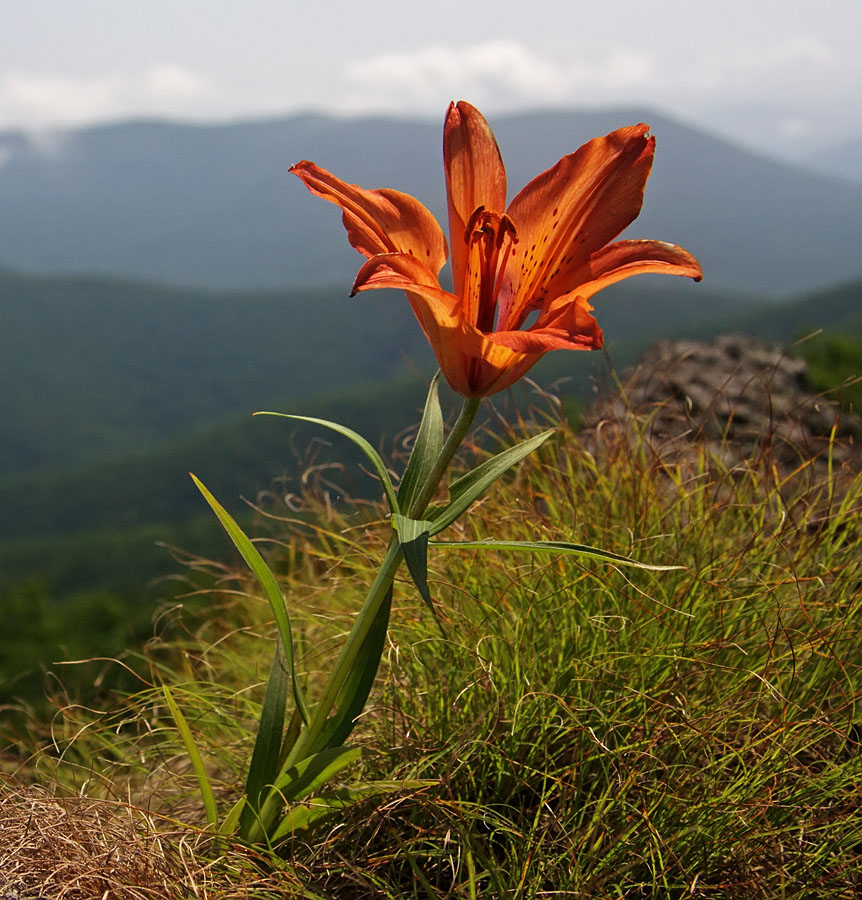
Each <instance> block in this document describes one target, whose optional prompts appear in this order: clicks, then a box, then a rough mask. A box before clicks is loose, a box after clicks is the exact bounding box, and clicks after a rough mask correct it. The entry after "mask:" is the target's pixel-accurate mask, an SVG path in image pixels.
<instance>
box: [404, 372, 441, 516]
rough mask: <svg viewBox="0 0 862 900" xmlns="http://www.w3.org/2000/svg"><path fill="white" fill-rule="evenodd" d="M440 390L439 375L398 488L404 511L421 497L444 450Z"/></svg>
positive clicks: (427, 401)
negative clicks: (423, 487) (421, 492)
mask: <svg viewBox="0 0 862 900" xmlns="http://www.w3.org/2000/svg"><path fill="white" fill-rule="evenodd" d="M439 386H440V373H439V372H437V374H436V375H435V376H434V378H433V379H432V381H431V387H430V388H429V389H428V396H427V398H426V400H425V410H424V412H423V413H422V421H421V422H420V423H419V431H418V432H417V433H416V440H415V441H414V443H413V449H412V451H411V452H410V459H409V460H408V461H407V468H406V469H405V470H404V477H403V478H402V479H401V484H400V485H398V502H399V504H400V505H401V508H402V509H404V510H409V509H410V507H411V506H412V505H413V502H414V501H415V500H416V498H417V497H418V496H419V492H420V491H421V490H422V486H423V485H424V484H425V482H426V480H427V479H428V476H429V475H430V473H431V470H432V468H433V467H434V463H435V462H436V461H437V459H438V457H439V456H440V452H441V450H442V449H443V413H442V412H441V410H440V396H439Z"/></svg>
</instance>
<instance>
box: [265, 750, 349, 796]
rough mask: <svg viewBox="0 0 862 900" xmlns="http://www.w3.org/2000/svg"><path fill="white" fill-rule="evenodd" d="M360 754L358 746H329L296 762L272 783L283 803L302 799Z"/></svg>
mask: <svg viewBox="0 0 862 900" xmlns="http://www.w3.org/2000/svg"><path fill="white" fill-rule="evenodd" d="M360 756H362V750H361V749H360V748H359V747H329V748H328V749H326V750H321V752H320V753H315V754H314V756H309V757H308V758H307V759H304V760H302V762H298V763H297V764H296V765H295V766H291V767H290V768H289V769H288V770H287V771H286V772H284V773H283V774H282V775H281V776H280V777H279V779H278V781H277V782H276V783H275V784H274V785H273V790H276V791H278V792H279V793H280V794H281V796H282V799H283V800H284V802H285V803H291V802H293V801H295V800H302V799H303V797H307V796H308V795H309V794H313V793H314V792H315V791H316V790H317V789H318V788H320V787H322V786H323V785H324V784H326V782H327V781H329V780H330V779H331V778H332V777H333V776H334V775H337V774H338V773H339V772H340V771H341V770H342V769H346V768H347V766H349V765H350V764H351V763H352V762H355V761H356V760H357V759H359V757H360Z"/></svg>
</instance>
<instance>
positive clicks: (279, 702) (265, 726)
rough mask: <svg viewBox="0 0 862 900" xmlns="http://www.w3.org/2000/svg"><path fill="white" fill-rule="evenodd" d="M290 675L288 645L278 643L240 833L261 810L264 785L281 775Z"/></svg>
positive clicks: (244, 830) (253, 755)
mask: <svg viewBox="0 0 862 900" xmlns="http://www.w3.org/2000/svg"><path fill="white" fill-rule="evenodd" d="M289 685H290V676H289V674H288V672H287V668H286V667H285V665H284V648H283V647H282V645H281V643H278V644H276V645H275V653H274V654H273V658H272V665H271V667H270V670H269V680H268V681H267V683H266V693H265V694H264V698H263V706H262V708H261V712H260V721H259V722H258V726H257V736H256V738H255V742H254V750H253V751H252V755H251V762H250V763H249V767H248V775H247V777H246V782H245V796H246V798H247V800H248V803H247V804H246V806H245V808H244V809H243V811H242V815H241V818H240V828H239V830H240V835H243V836H244V835H246V834H247V832H248V829H249V828H250V827H251V824H252V822H253V821H254V819H255V816H256V815H257V811H258V810H259V809H260V803H261V799H262V794H263V792H264V788H265V787H266V786H267V785H268V784H272V782H273V779H274V778H275V777H276V775H277V774H278V766H279V756H280V755H281V743H282V734H283V732H284V710H285V706H286V704H287V693H288V688H289Z"/></svg>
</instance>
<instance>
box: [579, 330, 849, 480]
mask: <svg viewBox="0 0 862 900" xmlns="http://www.w3.org/2000/svg"><path fill="white" fill-rule="evenodd" d="M636 423H637V425H638V430H639V431H640V432H641V433H642V434H643V435H644V437H645V438H646V439H647V441H648V442H649V445H650V447H651V448H652V449H653V450H654V451H655V452H657V453H658V454H660V455H661V456H662V457H664V458H668V457H674V456H678V455H679V454H680V453H682V452H684V451H685V448H686V446H688V447H690V446H691V444H692V442H693V441H697V442H701V443H703V444H706V445H707V447H708V448H709V450H710V451H712V453H713V454H714V455H715V456H716V457H717V458H719V459H721V460H722V461H723V462H724V463H725V464H727V465H730V466H733V465H737V464H739V463H742V462H745V461H750V460H752V459H754V458H755V457H756V456H757V455H758V454H761V453H764V452H768V453H769V454H770V457H771V458H772V459H774V460H775V461H776V462H777V463H778V464H779V465H781V466H782V467H784V466H793V465H798V464H799V461H800V459H810V458H814V459H815V460H817V461H818V463H821V462H822V464H823V465H826V463H827V459H828V456H829V454H830V453H831V455H832V462H833V466H834V465H840V466H849V467H851V468H853V469H856V470H858V468H860V462H862V420H860V419H859V418H858V417H857V416H854V415H850V414H847V413H841V412H840V411H839V410H838V408H837V405H836V404H835V402H834V400H832V399H830V398H829V397H824V396H823V395H819V394H817V393H816V392H815V391H814V390H813V389H812V387H811V385H810V382H809V380H808V377H807V367H806V364H805V362H804V361H803V360H801V359H798V358H795V357H792V356H790V354H789V353H788V352H787V351H786V350H785V349H783V348H781V347H778V346H775V345H771V344H767V343H764V342H763V341H760V340H757V339H754V338H750V337H743V336H738V335H727V336H722V337H718V338H715V339H714V340H712V341H709V342H701V341H688V340H684V341H660V342H659V343H657V344H655V345H654V346H653V347H651V348H650V349H649V350H648V351H647V353H646V354H645V355H644V357H643V358H642V359H641V361H640V362H639V363H638V365H637V366H636V367H635V368H634V369H633V370H632V371H631V372H629V373H627V374H626V375H625V376H624V380H623V384H622V389H621V390H620V391H618V392H617V393H615V394H611V395H609V396H606V397H604V398H602V399H600V400H599V401H598V402H597V404H596V405H595V407H594V409H593V411H592V412H591V414H590V415H589V416H588V419H587V422H586V429H585V437H586V440H587V443H588V446H589V445H590V444H592V445H593V446H595V447H596V448H597V447H598V446H599V445H600V444H601V443H602V441H603V440H604V439H606V438H608V437H610V433H613V434H616V435H619V434H620V430H621V429H623V430H624V431H625V432H632V430H633V428H634V427H635V424H636ZM603 431H604V432H606V433H605V435H604V437H603V436H602V432H603Z"/></svg>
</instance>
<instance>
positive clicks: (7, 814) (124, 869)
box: [0, 781, 299, 900]
mask: <svg viewBox="0 0 862 900" xmlns="http://www.w3.org/2000/svg"><path fill="white" fill-rule="evenodd" d="M213 841H214V839H213V837H212V836H210V835H205V834H203V833H197V832H194V831H191V830H189V829H179V828H177V827H176V826H175V825H173V826H172V825H171V824H170V823H166V822H164V821H160V820H157V819H155V818H153V817H151V816H149V815H148V814H147V813H146V812H144V811H143V810H141V809H138V808H136V807H134V806H130V805H126V804H120V803H117V802H115V801H104V800H91V799H86V798H83V797H63V798H61V797H54V796H52V795H51V794H49V793H48V792H47V791H45V790H43V789H41V788H37V787H24V786H21V785H17V784H15V783H13V782H9V781H4V782H0V897H2V898H3V900H180V898H202V900H204V898H205V900H228V898H252V897H294V896H299V894H298V892H297V890H296V889H295V885H296V884H297V882H296V881H295V879H293V878H291V877H290V874H289V873H287V872H273V871H271V870H269V871H267V870H266V868H265V867H264V866H263V865H262V860H261V859H258V858H255V856H254V855H253V854H252V853H251V852H249V851H247V850H245V849H243V848H241V847H237V846H230V847H225V848H222V850H221V852H219V848H218V847H216V846H214V845H213Z"/></svg>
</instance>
